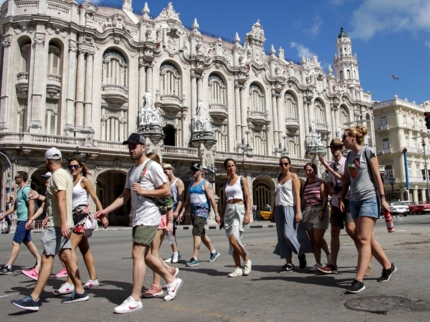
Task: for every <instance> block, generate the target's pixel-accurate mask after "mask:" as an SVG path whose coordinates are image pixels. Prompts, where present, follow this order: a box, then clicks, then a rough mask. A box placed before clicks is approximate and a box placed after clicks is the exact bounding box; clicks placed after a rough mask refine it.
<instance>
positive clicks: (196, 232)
mask: <svg viewBox="0 0 430 322" xmlns="http://www.w3.org/2000/svg"><path fill="white" fill-rule="evenodd" d="M206 222H207V219H206V218H204V217H200V216H196V217H194V218H193V219H191V223H192V224H193V236H203V235H204V234H206V231H205V225H206Z"/></svg>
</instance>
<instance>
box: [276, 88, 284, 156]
mask: <svg viewBox="0 0 430 322" xmlns="http://www.w3.org/2000/svg"><path fill="white" fill-rule="evenodd" d="M276 109H277V110H278V131H279V143H280V144H283V143H284V139H283V138H282V136H283V135H284V134H285V111H284V109H283V107H282V100H281V94H276ZM282 148H284V146H282Z"/></svg>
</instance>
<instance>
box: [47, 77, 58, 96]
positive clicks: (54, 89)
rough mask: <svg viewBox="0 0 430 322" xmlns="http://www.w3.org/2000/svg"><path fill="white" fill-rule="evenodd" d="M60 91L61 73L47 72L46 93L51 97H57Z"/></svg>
mask: <svg viewBox="0 0 430 322" xmlns="http://www.w3.org/2000/svg"><path fill="white" fill-rule="evenodd" d="M60 91H61V75H56V74H48V75H47V77H46V94H47V95H48V96H49V97H51V98H59V97H60Z"/></svg>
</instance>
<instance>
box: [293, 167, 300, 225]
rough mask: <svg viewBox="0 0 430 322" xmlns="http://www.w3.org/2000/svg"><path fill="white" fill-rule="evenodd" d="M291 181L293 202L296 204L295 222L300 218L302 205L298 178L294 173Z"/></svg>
mask: <svg viewBox="0 0 430 322" xmlns="http://www.w3.org/2000/svg"><path fill="white" fill-rule="evenodd" d="M291 181H292V184H293V196H294V203H295V205H296V222H300V221H301V220H302V214H301V209H302V207H301V200H300V179H299V177H298V176H297V175H296V174H293V177H292V178H291Z"/></svg>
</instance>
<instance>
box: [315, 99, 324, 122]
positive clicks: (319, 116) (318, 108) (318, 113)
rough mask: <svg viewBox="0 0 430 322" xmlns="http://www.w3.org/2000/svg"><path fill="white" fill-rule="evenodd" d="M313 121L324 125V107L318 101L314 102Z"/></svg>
mask: <svg viewBox="0 0 430 322" xmlns="http://www.w3.org/2000/svg"><path fill="white" fill-rule="evenodd" d="M314 106H315V121H316V123H317V124H326V115H325V108H324V105H323V104H322V103H321V102H320V101H319V100H315V103H314Z"/></svg>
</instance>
